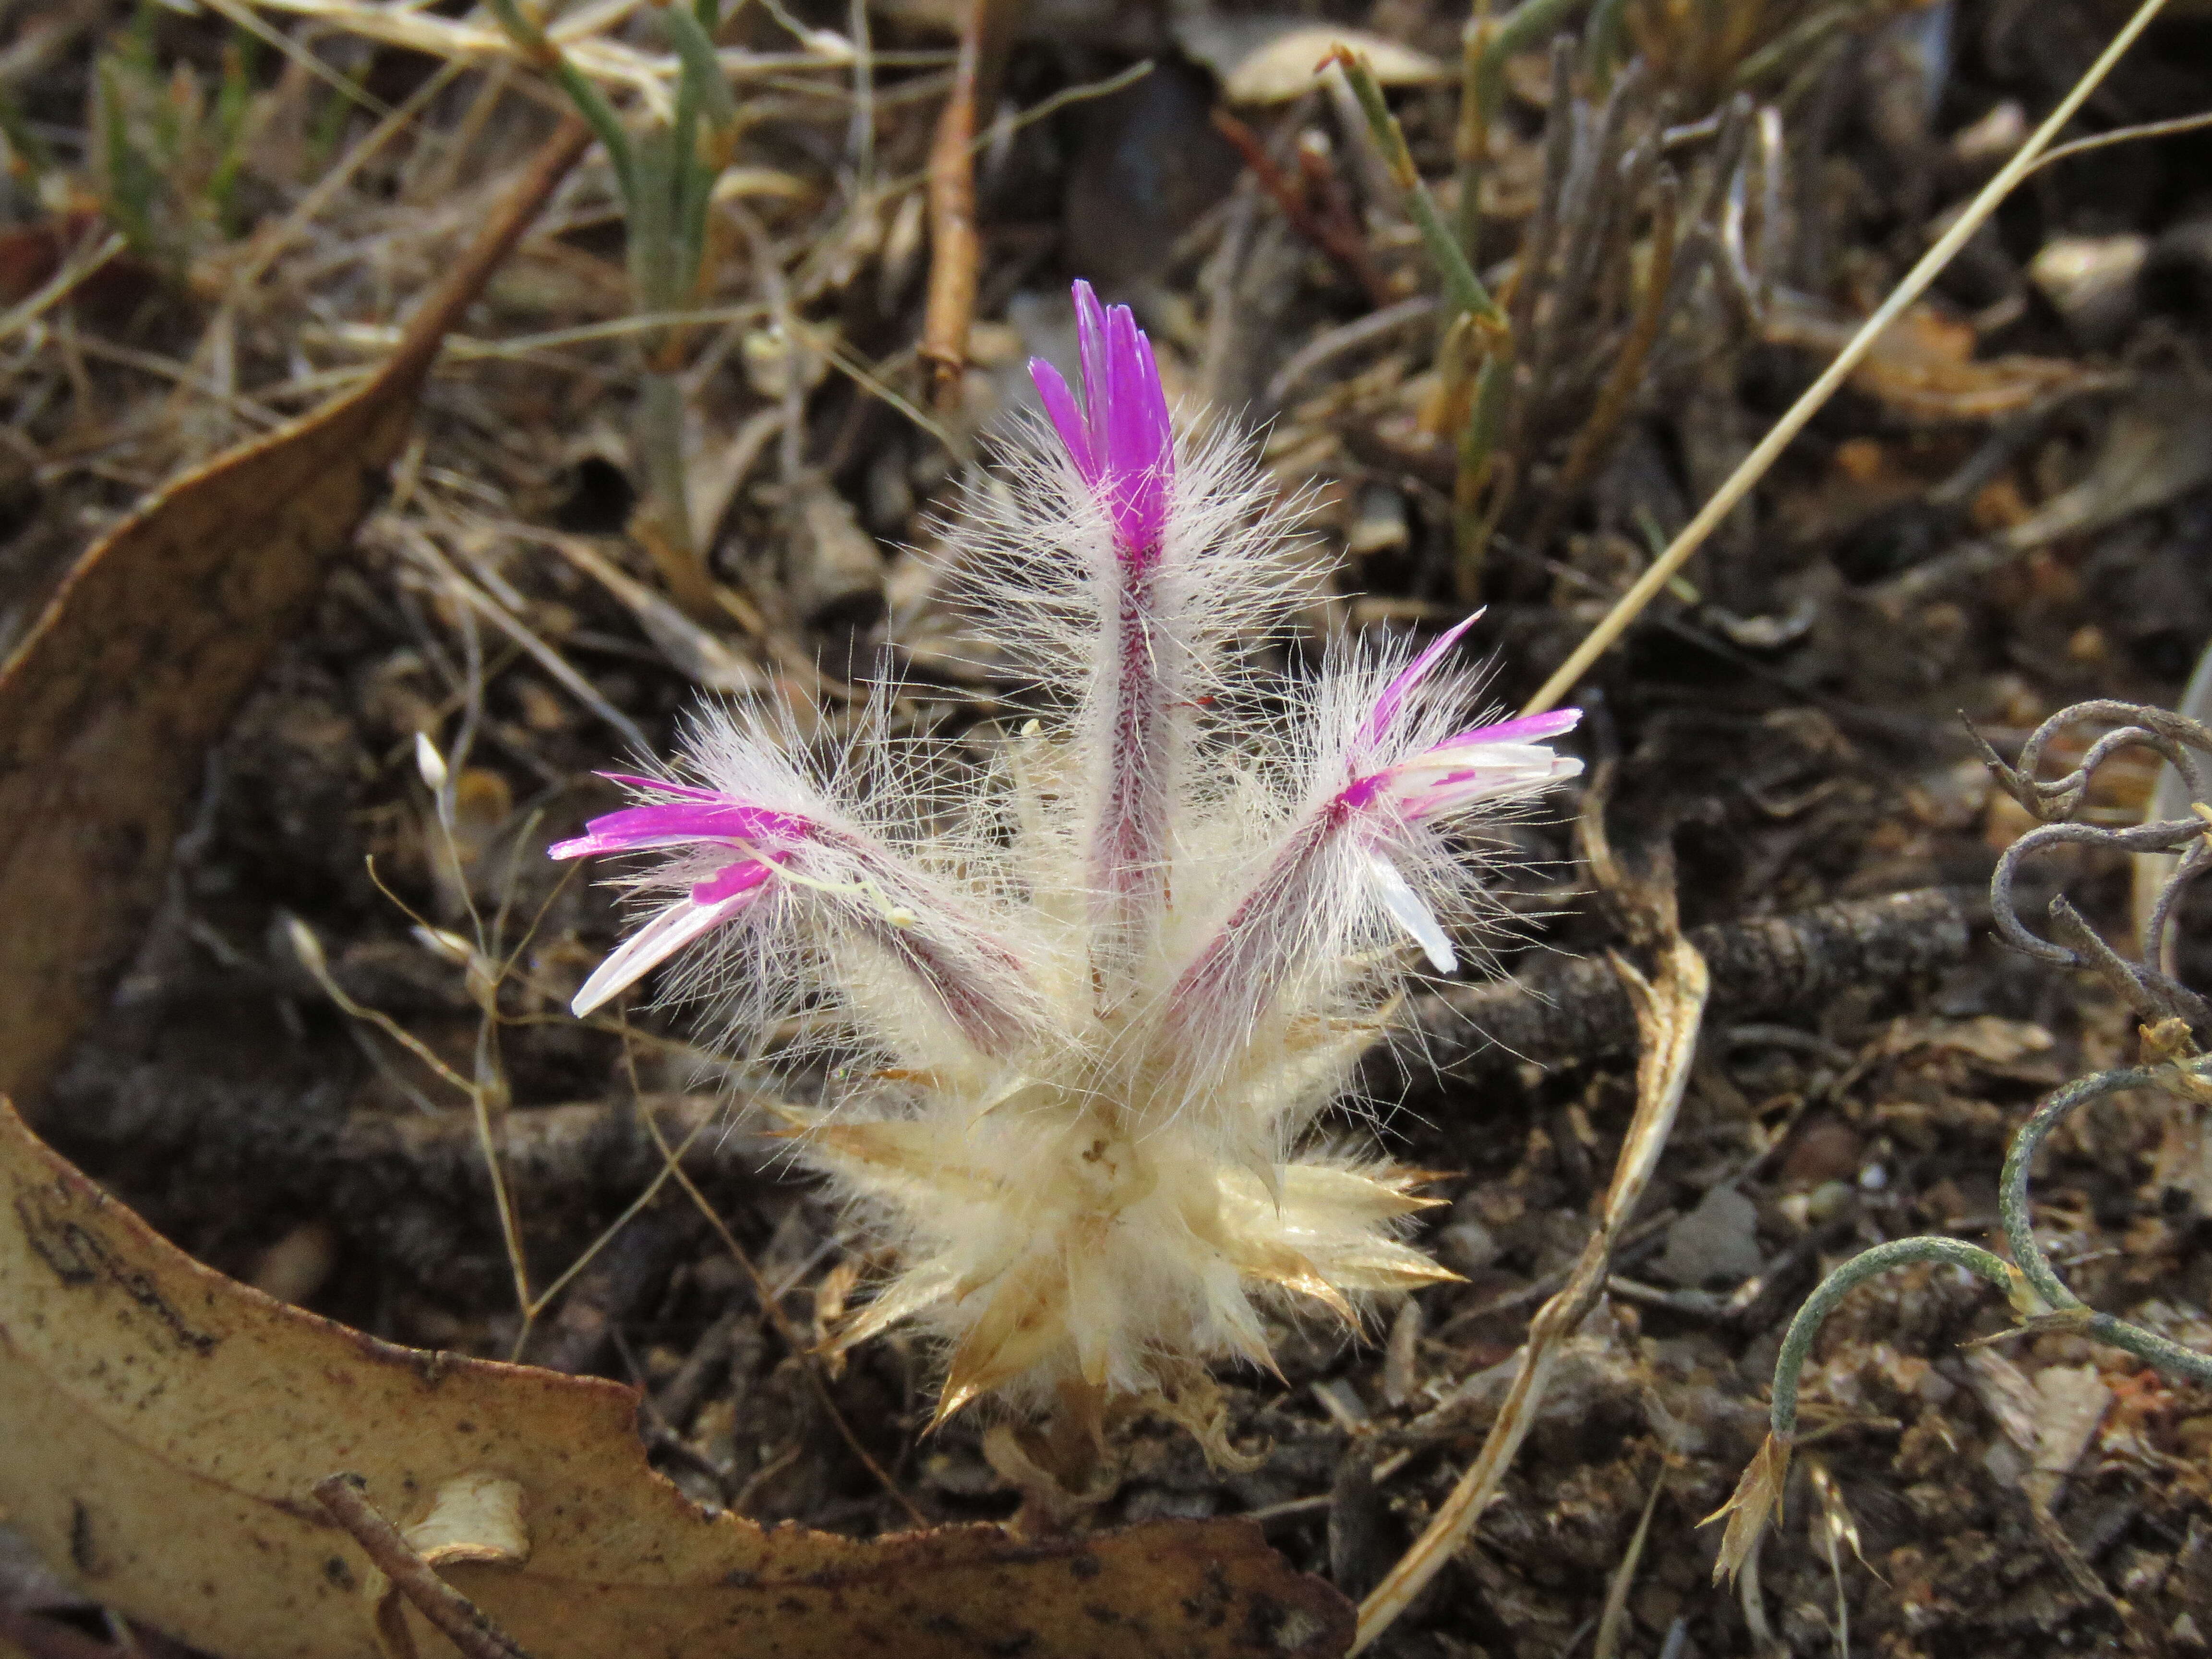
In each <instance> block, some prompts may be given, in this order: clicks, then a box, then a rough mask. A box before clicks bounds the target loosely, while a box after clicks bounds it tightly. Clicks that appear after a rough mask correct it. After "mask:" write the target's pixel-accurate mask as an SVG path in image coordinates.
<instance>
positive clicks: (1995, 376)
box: [1765, 303, 2083, 421]
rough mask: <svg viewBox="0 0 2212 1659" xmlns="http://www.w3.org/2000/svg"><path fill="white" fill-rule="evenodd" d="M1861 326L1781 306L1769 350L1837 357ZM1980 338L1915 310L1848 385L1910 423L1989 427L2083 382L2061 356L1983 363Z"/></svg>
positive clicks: (1949, 320) (1770, 323) (1925, 308)
mask: <svg viewBox="0 0 2212 1659" xmlns="http://www.w3.org/2000/svg"><path fill="white" fill-rule="evenodd" d="M1857 327H1858V325H1857V322H1855V321H1853V320H1850V319H1844V318H1838V317H1832V316H1830V315H1828V314H1826V313H1824V312H1821V311H1819V310H1816V309H1814V307H1811V306H1809V305H1805V304H1799V305H1796V306H1791V305H1789V304H1786V303H1778V304H1777V305H1776V307H1774V310H1773V313H1772V314H1771V316H1770V317H1769V318H1768V319H1767V323H1766V330H1765V333H1766V339H1767V342H1768V343H1769V344H1772V345H1794V346H1803V347H1807V348H1809V349H1812V350H1814V351H1816V352H1819V353H1820V354H1821V355H1822V356H1834V355H1835V354H1836V353H1837V352H1838V351H1840V350H1841V349H1843V347H1844V345H1845V344H1846V343H1848V342H1849V341H1850V337H1851V336H1852V334H1853V333H1854V332H1855V331H1857ZM1977 339H1978V337H1977V336H1976V334H1975V332H1974V327H1973V325H1972V323H1968V322H1966V321H1963V320H1961V319H1959V318H1955V317H1953V316H1950V315H1949V314H1948V313H1945V312H1944V311H1942V309H1940V308H1939V307H1936V306H1933V305H1928V304H1924V303H1923V304H1921V305H1917V306H1915V307H1912V308H1911V310H1910V311H1908V312H1906V313H1905V314H1904V315H1903V316H1902V317H1899V319H1897V320H1896V321H1895V322H1893V323H1892V324H1891V325H1889V326H1888V327H1887V328H1886V329H1884V330H1883V331H1881V337H1879V338H1877V339H1876V340H1875V343H1874V349H1873V350H1871V351H1869V353H1868V354H1867V356H1866V361H1865V362H1862V363H1861V364H1860V365H1859V366H1858V368H1857V369H1856V370H1854V371H1853V372H1852V374H1851V381H1850V383H1851V385H1852V386H1854V387H1855V388H1857V390H1858V391H1860V392H1865V393H1867V394H1868V395H1869V396H1870V397H1874V398H1880V399H1881V401H1882V402H1883V403H1884V404H1887V405H1888V406H1889V408H1890V409H1891V410H1893V411H1895V412H1896V413H1897V414H1899V415H1901V416H1904V417H1905V418H1906V419H1907V420H1914V421H1987V420H1992V419H1994V418H1996V416H2000V415H2008V414H2010V413H2012V412H2013V411H2014V410H2021V409H2026V408H2027V407H2028V406H2029V405H2030V404H2036V403H2039V402H2041V401H2042V400H2043V399H2044V398H2048V397H2050V396H2051V395H2052V394H2053V393H2054V392H2058V391H2060V390H2061V389H2063V388H2064V387H2065V386H2069V385H2071V384H2073V383H2074V382H2075V381H2078V380H2081V378H2082V375H2083V371H2082V369H2081V366H2080V365H2079V364H2077V363H2073V362H2067V361H2065V360H2063V359H2061V358H2056V357H2028V356H2006V357H1992V358H1990V359H1989V360H1987V361H1986V362H1980V361H1977V360H1976V358H1975V356H1974V349H1975V345H1976V343H1977Z"/></svg>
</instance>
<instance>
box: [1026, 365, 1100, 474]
mask: <svg viewBox="0 0 2212 1659" xmlns="http://www.w3.org/2000/svg"><path fill="white" fill-rule="evenodd" d="M1030 380H1034V381H1036V389H1037V397H1038V398H1040V399H1042V402H1043V404H1044V412H1045V413H1046V414H1047V415H1048V416H1050V417H1051V419H1052V426H1053V430H1054V431H1055V432H1057V433H1059V434H1060V442H1061V443H1062V444H1064V445H1066V447H1067V458H1068V459H1070V460H1072V461H1073V462H1074V463H1075V470H1076V471H1077V473H1078V474H1079V476H1080V477H1082V479H1083V482H1084V483H1087V484H1089V485H1090V486H1091V488H1092V489H1097V486H1098V458H1097V456H1096V455H1094V454H1093V453H1091V428H1089V427H1088V426H1087V425H1085V422H1084V419H1083V410H1082V407H1081V405H1079V404H1077V402H1076V401H1075V394H1074V393H1073V392H1070V391H1069V390H1068V389H1067V381H1066V380H1065V379H1064V378H1062V376H1061V374H1060V371H1059V370H1058V369H1056V368H1054V367H1053V366H1052V365H1051V364H1050V363H1048V362H1045V360H1044V359H1043V358H1042V357H1032V358H1030Z"/></svg>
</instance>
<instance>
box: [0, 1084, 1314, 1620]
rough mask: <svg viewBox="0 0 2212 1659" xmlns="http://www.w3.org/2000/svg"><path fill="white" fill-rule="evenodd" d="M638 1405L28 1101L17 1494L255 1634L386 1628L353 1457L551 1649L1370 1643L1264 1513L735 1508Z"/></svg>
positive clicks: (22, 1181) (94, 1591) (14, 1384)
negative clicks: (73, 1145)
mask: <svg viewBox="0 0 2212 1659" xmlns="http://www.w3.org/2000/svg"><path fill="white" fill-rule="evenodd" d="M637 1401H638V1396H637V1395H636V1394H635V1391H634V1390H632V1389H627V1388H624V1387H622V1386H620V1385H618V1384H616V1383H607V1382H603V1381H599V1380H598V1379H594V1378H589V1377H577V1376H562V1375H560V1374H558V1373H556V1372H552V1371H542V1370H532V1369H531V1368H529V1367H526V1366H515V1365H501V1364H493V1363H491V1362H489V1361H485V1360H476V1359H466V1358H458V1357H455V1356H453V1355H449V1354H439V1353H423V1352H416V1351H413V1350H410V1349H406V1348H399V1347H394V1346H391V1345H390V1344H387V1343H383V1342H379V1341H376V1340H374V1339H373V1338H370V1337H367V1336H363V1335H362V1334H359V1333H357V1332H354V1331H349V1330H347V1329H345V1328H343V1327H342V1326H338V1325H334V1324H332V1323H331V1322H328V1321H326V1320H323V1319H319V1318H317V1317H315V1316H313V1315H312V1314H307V1313H302V1312H301V1311H299V1310H296V1309H294V1308H289V1307H286V1306H284V1305H283V1304H281V1303H278V1302H276V1301H274V1300H272V1299H271V1298H270V1297H265V1296H263V1295H261V1294H260V1293H259V1292H258V1291H252V1290H248V1289H247V1288H246V1287H245V1286H244V1285H238V1284H235V1283H234V1282H233V1281H231V1280H229V1279H225V1278H224V1277H223V1276H222V1274H220V1273H216V1272H215V1271H214V1270H213V1269H211V1268H209V1267H203V1266H201V1265H200V1264H199V1263H197V1262H196V1261H192V1260H191V1259H190V1258H189V1257H187V1256H185V1255H183V1254H182V1253H181V1252H180V1251H179V1250H177V1249H174V1248H173V1246H171V1245H169V1244H168V1243H165V1242H164V1241H163V1240H161V1238H159V1237H156V1236H155V1234H154V1232H153V1231H151V1230H150V1229H149V1228H148V1227H147V1226H146V1225H145V1224H144V1223H143V1221H141V1220H139V1218H137V1216H136V1215H134V1214H132V1213H131V1212H130V1211H129V1210H128V1209H126V1208H125V1207H124V1206H122V1205H120V1204H118V1203H117V1202H116V1201H115V1200H112V1199H111V1198H109V1197H107V1196H106V1194H103V1193H101V1192H100V1190H99V1188H96V1187H94V1185H93V1184H92V1183H91V1182H88V1181H87V1180H86V1179H85V1178H84V1177H83V1176H82V1175H80V1174H78V1173H77V1171H76V1170H74V1169H72V1168H71V1167H70V1165H69V1164H67V1163H66V1162H64V1160H63V1159H62V1158H60V1157H59V1156H58V1155H57V1154H56V1153H54V1152H51V1151H50V1150H48V1149H47V1148H46V1147H45V1146H42V1145H41V1144H40V1142H39V1141H38V1140H37V1139H34V1138H33V1136H32V1135H31V1134H30V1133H29V1132H28V1131H27V1129H25V1128H24V1127H23V1126H22V1123H21V1120H20V1119H19V1118H17V1117H16V1116H15V1114H14V1113H13V1112H12V1111H6V1112H0V1419H4V1420H5V1421H6V1423H7V1424H8V1425H9V1433H8V1436H7V1438H6V1441H5V1443H4V1444H0V1508H4V1509H5V1510H6V1511H7V1513H8V1515H9V1521H10V1523H11V1524H12V1525H14V1526H15V1527H16V1528H19V1529H20V1530H21V1531H22V1532H23V1533H24V1534H26V1535H27V1536H28V1537H29V1538H30V1539H31V1540H32V1541H33V1542H34V1543H35V1544H37V1545H38V1546H39V1547H40V1548H41V1549H42V1550H43V1552H44V1553H46V1557H47V1559H48V1560H49V1561H51V1562H52V1564H53V1565H54V1566H55V1568H56V1570H57V1571H62V1572H64V1574H65V1576H66V1577H68V1578H69V1579H70V1580H71V1581H73V1582H74V1583H76V1585H77V1586H79V1587H80V1588H82V1589H83V1590H84V1591H85V1592H86V1593H87V1594H88V1595H90V1596H92V1597H94V1598H96V1599H98V1600H99V1601H102V1602H104V1603H106V1604H108V1605H111V1606H114V1607H118V1608H120V1609H121V1610H123V1611H124V1612H125V1613H129V1614H130V1615H131V1617H132V1618H134V1619H137V1620H143V1621H144V1622H146V1623H147V1624H149V1625H152V1626H155V1627H157V1628H160V1629H163V1630H166V1631H167V1632H170V1633H171V1634H173V1635H175V1636H177V1637H179V1638H182V1639H184V1640H185V1641H187V1642H189V1643H191V1644H192V1645H193V1646H195V1647H198V1648H203V1649H205V1650H208V1651H210V1652H213V1653H219V1654H222V1656H224V1659H264V1656H266V1659H278V1656H292V1659H298V1656H310V1659H372V1656H374V1655H375V1654H376V1652H377V1646H376V1641H375V1636H374V1625H373V1621H372V1615H373V1611H374V1609H373V1607H372V1606H371V1604H370V1603H369V1601H368V1599H367V1591H368V1589H370V1588H371V1586H370V1581H369V1567H368V1562H367V1560H366V1559H365V1558H364V1557H363V1556H362V1554H361V1553H360V1552H359V1550H358V1549H357V1548H356V1546H355V1545H354V1544H353V1542H352V1541H351V1540H350V1539H349V1538H348V1537H347V1536H346V1534H344V1533H343V1532H341V1531H340V1530H339V1529H338V1528H337V1527H336V1526H334V1525H333V1524H331V1522H329V1521H328V1520H327V1519H325V1517H324V1516H323V1515H322V1514H321V1513H320V1511H319V1510H318V1509H317V1507H316V1505H315V1504H314V1503H313V1499H312V1498H311V1497H310V1496H309V1491H310V1488H311V1487H312V1486H313V1484H314V1482H315V1481H316V1480H319V1479H320V1478H321V1477H322V1476H324V1475H325V1474H331V1473H333V1472H335V1471H337V1470H342V1469H343V1470H350V1471H354V1472H356V1473H358V1474H361V1475H362V1476H363V1477H364V1478H365V1480H366V1486H365V1493H366V1495H367V1496H368V1498H369V1499H370V1501H371V1502H372V1503H374V1504H375V1505H376V1506H377V1507H378V1508H379V1509H380V1510H382V1511H383V1512H384V1513H386V1515H389V1516H392V1518H393V1519H394V1521H396V1522H398V1524H399V1525H400V1526H401V1527H402V1528H405V1529H406V1530H407V1532H408V1535H409V1537H410V1541H414V1542H415V1543H416V1547H418V1548H422V1549H423V1550H424V1553H426V1554H428V1553H432V1551H434V1550H435V1552H436V1553H437V1554H438V1556H439V1559H441V1560H442V1561H443V1562H444V1566H443V1572H444V1575H445V1576H446V1577H448V1578H449V1579H450V1581H451V1582H452V1583H453V1584H454V1586H455V1587H456V1588H457V1589H460V1590H461V1591H463V1593H465V1595H468V1596H469V1597H470V1598H471V1600H472V1601H475V1602H476V1603H477V1606H478V1607H482V1608H483V1610H484V1612H485V1613H488V1614H489V1615H490V1617H491V1618H492V1619H493V1620H495V1622H496V1623H497V1624H498V1625H499V1626H501V1628H502V1629H504V1630H506V1631H507V1632H510V1633H511V1634H512V1635H513V1637H514V1638H515V1639H516V1640H517V1641H518V1642H520V1644H522V1645H523V1646H524V1647H525V1648H526V1649H527V1650H529V1651H530V1652H531V1653H532V1654H533V1655H534V1656H536V1659H563V1656H575V1659H605V1656H607V1655H610V1654H622V1653H641V1652H652V1653H657V1654H669V1655H702V1656H703V1655H707V1654H710V1653H711V1654H715V1655H725V1654H732V1653H767V1652H771V1651H773V1652H775V1653H779V1654H783V1655H787V1656H803V1655H809V1654H815V1655H822V1656H825V1659H828V1656H836V1659H842V1656H846V1655H849V1654H854V1653H862V1652H888V1651H896V1652H898V1653H899V1654H901V1655H902V1656H907V1659H927V1656H933V1655H942V1656H947V1659H951V1656H956V1655H960V1656H965V1655H973V1654H980V1653H983V1652H987V1651H989V1652H1007V1651H1018V1652H1021V1653H1023V1654H1025V1655H1029V1656H1032V1659H1044V1656H1048V1655H1079V1654H1097V1655H1102V1656H1103V1655H1109V1654H1111V1655H1124V1654H1141V1653H1155V1652H1161V1653H1164V1652H1172V1653H1176V1654H1178V1655H1191V1656H1221V1659H1228V1656H1232V1655H1248V1654H1260V1653H1273V1654H1290V1655H1303V1656H1311V1659H1322V1656H1324V1655H1332V1654H1338V1653H1341V1652H1342V1651H1343V1650H1344V1647H1345V1644H1346V1642H1347V1641H1348V1640H1349V1639H1350V1637H1351V1633H1352V1620H1351V1609H1350V1607H1349V1606H1348V1605H1347V1604H1346V1602H1345V1601H1343V1599H1342V1598H1341V1597H1340V1596H1339V1595H1337V1594H1336V1592H1335V1591H1334V1590H1333V1589H1330V1588H1329V1587H1328V1586H1327V1585H1326V1584H1323V1583H1321V1582H1320V1581H1319V1580H1317V1579H1314V1578H1309V1577H1304V1576H1302V1575H1300V1574H1297V1573H1295V1572H1292V1571H1291V1570H1290V1569H1289V1567H1288V1566H1286V1565H1285V1564H1284V1562H1283V1560H1282V1559H1281V1558H1280V1557H1279V1556H1278V1555H1276V1554H1275V1553H1273V1551H1272V1550H1270V1549H1269V1548H1267V1545H1266V1544H1265V1543H1264V1542H1263V1541H1262V1540H1261V1535H1260V1532H1259V1529H1258V1528H1255V1527H1253V1526H1251V1525H1250V1524H1249V1523H1247V1522H1237V1521H1219V1522H1162V1523H1158V1524H1154V1525H1151V1526H1146V1527H1139V1528H1133V1529H1131V1530H1129V1531H1127V1532H1122V1533H1119V1534H1111V1535H1107V1536H1101V1537H1096V1538H1088V1539H1056V1540H1049V1541H1022V1540H1018V1539H1016V1538H1014V1537H1012V1536H1010V1535H1009V1534H1006V1533H1005V1532H1003V1531H1000V1529H998V1528H992V1527H957V1528H941V1529H939V1530H937V1531H934V1532H928V1533H918V1534H906V1535H903V1536H900V1537H895V1538H890V1539H885V1540H883V1541H879V1542H876V1543H860V1542H856V1541H853V1540H851V1539H847V1538H840V1537H836V1536H833V1535H831V1534H824V1533H813V1532H807V1531H804V1530H802V1529H800V1528H794V1527H782V1528H776V1529H775V1531H772V1532H770V1531H763V1529H761V1528H758V1527H756V1526H753V1525H751V1524H750V1523H749V1522H744V1521H740V1520H738V1519H737V1518H736V1517H734V1516H719V1517H714V1518H710V1517H708V1516H707V1515H705V1514H704V1513H702V1511H700V1510H697V1509H696V1508H694V1507H693V1506H692V1504H690V1501H689V1500H687V1499H686V1498H684V1497H683V1495H682V1494H681V1493H679V1492H678V1491H677V1489H676V1488H675V1487H674V1486H671V1485H670V1484H669V1483H668V1482H666V1481H665V1480H661V1479H660V1478H659V1476H658V1475H656V1474H653V1472H652V1471H651V1469H650V1468H648V1467H647V1462H646V1456H645V1451H644V1449H643V1447H642V1445H641V1443H640V1442H639V1440H638V1438H637V1436H636V1434H635V1430H634V1427H633V1422H634V1419H635V1413H636V1410H637ZM456 1483H459V1484H458V1485H457V1484H456ZM501 1483H511V1485H512V1487H513V1488H514V1489H519V1490H517V1491H514V1492H507V1491H504V1490H503V1486H502V1484H501ZM525 1546H526V1550H527V1559H526V1561H523V1560H519V1559H518V1557H520V1555H521V1554H522V1553H523V1549H524V1547H525ZM411 1616H412V1615H410V1617H411ZM415 1633H416V1640H417V1642H418V1644H420V1645H421V1647H422V1651H424V1652H428V1653H435V1652H438V1651H441V1648H440V1647H439V1646H438V1645H437V1644H436V1643H435V1642H434V1641H433V1640H432V1638H430V1635H429V1633H428V1626H418V1627H417V1628H416V1632H415Z"/></svg>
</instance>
